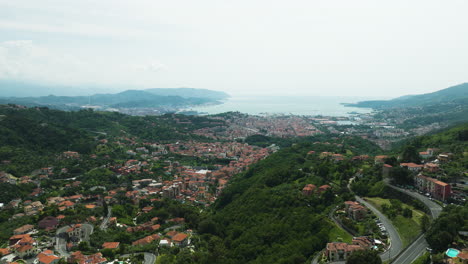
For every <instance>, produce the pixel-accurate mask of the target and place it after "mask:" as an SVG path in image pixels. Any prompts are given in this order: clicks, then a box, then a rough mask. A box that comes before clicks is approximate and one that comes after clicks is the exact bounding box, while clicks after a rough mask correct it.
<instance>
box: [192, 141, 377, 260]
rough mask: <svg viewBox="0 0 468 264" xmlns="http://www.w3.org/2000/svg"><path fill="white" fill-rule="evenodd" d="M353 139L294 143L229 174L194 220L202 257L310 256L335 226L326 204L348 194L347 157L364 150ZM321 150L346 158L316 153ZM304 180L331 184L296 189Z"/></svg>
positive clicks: (351, 169) (349, 170) (351, 172)
mask: <svg viewBox="0 0 468 264" xmlns="http://www.w3.org/2000/svg"><path fill="white" fill-rule="evenodd" d="M353 142H360V141H359V140H357V139H356V138H351V137H350V138H344V139H343V138H338V139H336V140H332V139H329V140H328V142H325V141H322V142H315V143H302V144H295V145H293V146H292V147H290V148H285V149H282V150H280V151H278V152H277V153H275V154H273V155H271V156H269V157H268V158H267V159H265V160H263V161H260V162H259V163H257V164H255V165H254V166H252V167H251V168H250V169H249V170H248V171H247V172H245V173H243V174H240V175H238V176H236V177H235V178H234V179H232V180H231V181H230V183H229V185H228V186H227V187H226V188H225V189H224V190H223V192H222V194H221V196H220V197H219V199H218V200H217V202H216V203H215V205H214V206H213V212H212V214H211V215H210V216H209V217H208V218H207V219H205V220H204V221H202V222H201V223H200V226H199V232H200V233H202V234H203V236H204V237H205V238H206V239H205V241H207V244H206V246H205V249H206V250H207V254H208V255H209V257H208V262H206V263H228V264H229V263H305V262H306V261H307V262H310V261H311V257H312V255H313V254H314V253H315V252H317V251H320V250H321V249H323V248H324V246H325V244H326V242H328V241H329V239H330V238H329V236H330V235H331V233H332V232H335V231H336V229H335V226H334V224H332V223H331V222H330V221H329V220H328V218H327V213H328V211H329V209H330V208H331V207H332V206H336V204H338V203H341V202H342V201H344V200H346V199H351V198H352V196H351V194H350V193H349V191H348V190H347V189H346V183H347V180H348V179H349V178H350V177H351V176H352V175H354V174H355V173H356V168H357V167H358V166H355V164H356V162H357V163H359V161H351V157H353V155H358V154H364V153H367V151H362V150H361V149H360V146H359V143H358V144H354V143H353ZM374 148H375V151H377V149H378V147H376V146H374ZM311 150H313V151H315V152H314V153H312V152H310V151H311ZM323 151H328V152H334V153H337V154H340V153H341V154H342V155H343V157H345V159H344V160H343V161H340V162H336V161H333V160H332V159H330V158H326V157H320V154H321V152H323ZM353 164H354V165H353ZM306 184H315V185H316V186H317V187H319V186H322V185H330V186H331V189H329V190H327V191H324V192H322V193H321V194H316V195H312V196H305V195H303V194H302V193H301V190H302V188H303V187H304V186H305V185H306ZM335 195H336V196H335ZM333 239H334V238H333Z"/></svg>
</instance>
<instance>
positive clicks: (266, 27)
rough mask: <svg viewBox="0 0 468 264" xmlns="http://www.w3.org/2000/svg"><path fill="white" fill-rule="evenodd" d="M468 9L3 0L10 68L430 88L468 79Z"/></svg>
mask: <svg viewBox="0 0 468 264" xmlns="http://www.w3.org/2000/svg"><path fill="white" fill-rule="evenodd" d="M467 10H468V1H466V0H449V1H447V0H411V1H408V0H392V1H383V0H353V1H350V0H304V1H303V0H290V1H276V0H235V1H228V0H185V1H183V0H170V1H167V0H166V1H162V0H128V1H123V0H98V1H96V0H67V1H64V0H41V1H36V0H28V1H26V0H14V1H12V0H0V80H19V81H25V82H33V83H41V84H48V85H66V86H71V87H74V88H73V89H75V90H76V91H90V92H92V90H93V88H90V87H101V88H103V87H104V88H105V89H107V90H109V91H121V90H125V89H144V88H172V87H174V88H175V87H192V88H206V89H213V90H219V91H225V92H227V93H229V94H231V95H234V96H235V95H249V94H253V95H323V96H373V97H379V96H380V97H395V96H401V95H406V94H420V93H427V92H433V91H436V90H440V89H443V88H446V87H449V86H453V85H456V84H460V83H463V82H468V48H467V47H468V16H466V11H467ZM0 93H1V87H0Z"/></svg>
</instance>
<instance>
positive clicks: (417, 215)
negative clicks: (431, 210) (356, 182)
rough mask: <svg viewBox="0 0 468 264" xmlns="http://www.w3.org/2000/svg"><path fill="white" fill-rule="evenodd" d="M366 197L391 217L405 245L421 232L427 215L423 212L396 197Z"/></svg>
mask: <svg viewBox="0 0 468 264" xmlns="http://www.w3.org/2000/svg"><path fill="white" fill-rule="evenodd" d="M366 199H367V200H368V201H369V202H370V203H372V204H373V205H374V206H375V207H376V208H378V209H379V210H380V211H381V212H383V213H384V214H385V215H387V216H388V217H389V218H390V220H391V221H392V224H393V225H394V226H395V228H396V229H397V231H398V233H399V234H400V237H401V239H402V241H403V245H404V246H406V245H409V244H410V243H411V242H412V241H413V240H414V239H415V238H416V237H417V236H418V235H419V234H420V233H421V230H422V227H421V225H422V224H421V222H422V218H423V217H424V216H425V214H424V213H423V212H421V211H419V210H416V209H415V208H414V207H413V206H411V205H408V204H404V203H402V202H401V201H400V200H396V199H383V198H378V197H373V198H366Z"/></svg>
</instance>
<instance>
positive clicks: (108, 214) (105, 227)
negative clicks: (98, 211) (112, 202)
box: [99, 206, 112, 230]
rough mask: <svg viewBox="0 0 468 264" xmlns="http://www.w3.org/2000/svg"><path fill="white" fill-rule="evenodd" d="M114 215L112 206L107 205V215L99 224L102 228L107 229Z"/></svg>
mask: <svg viewBox="0 0 468 264" xmlns="http://www.w3.org/2000/svg"><path fill="white" fill-rule="evenodd" d="M111 217H112V207H110V206H109V207H107V216H106V217H104V219H103V220H102V223H101V225H100V226H99V228H100V229H102V230H105V229H107V224H109V219H110V218H111Z"/></svg>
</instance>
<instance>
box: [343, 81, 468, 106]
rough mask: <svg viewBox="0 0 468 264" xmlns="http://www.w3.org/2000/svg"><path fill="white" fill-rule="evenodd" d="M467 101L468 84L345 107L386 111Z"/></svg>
mask: <svg viewBox="0 0 468 264" xmlns="http://www.w3.org/2000/svg"><path fill="white" fill-rule="evenodd" d="M467 99H468V83H463V84H460V85H456V86H452V87H449V88H446V89H443V90H440V91H437V92H433V93H427V94H420V95H406V96H402V97H398V98H395V99H392V100H378V101H362V102H358V103H356V104H346V106H353V107H366V108H374V109H388V108H396V107H398V108H402V107H415V106H427V105H432V104H439V103H457V102H458V103H465V102H466V100H467Z"/></svg>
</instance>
